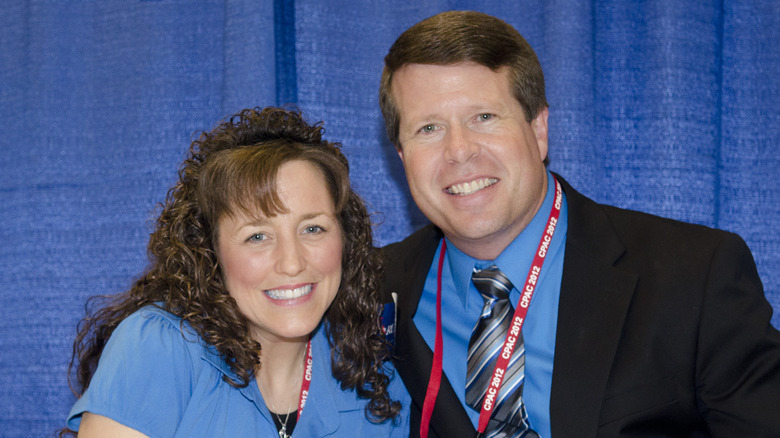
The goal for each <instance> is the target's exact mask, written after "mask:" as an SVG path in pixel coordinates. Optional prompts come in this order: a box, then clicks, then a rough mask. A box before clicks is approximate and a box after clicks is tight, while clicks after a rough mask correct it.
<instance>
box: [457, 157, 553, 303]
mask: <svg viewBox="0 0 780 438" xmlns="http://www.w3.org/2000/svg"><path fill="white" fill-rule="evenodd" d="M554 197H555V180H554V179H553V176H552V173H550V171H549V170H548V171H547V193H546V194H545V196H544V201H543V202H542V206H541V207H539V210H538V211H537V212H536V214H535V215H534V217H533V219H531V222H530V223H529V224H528V225H527V226H526V227H525V229H523V231H522V232H521V233H520V234H519V235H518V236H517V237H515V239H514V240H513V241H512V243H510V244H509V246H507V247H506V248H505V249H504V250H503V251H502V252H501V254H499V255H498V257H497V258H496V259H495V260H479V259H475V258H473V257H471V256H469V255H468V254H466V253H464V252H463V251H461V250H459V249H458V248H456V247H455V245H453V244H452V242H450V240H449V239H447V253H446V257H447V262H448V264H449V267H450V272H452V281H453V283H454V285H455V290H456V291H457V293H458V296H459V297H460V299H461V303H462V304H463V307H464V308H465V307H466V303H467V302H468V301H467V297H468V292H469V290H470V289H471V287H472V284H471V273H472V270H473V268H474V267H475V266H476V267H477V268H480V269H481V268H485V267H487V266H490V265H492V264H495V265H496V266H498V269H500V270H501V271H502V272H503V273H504V275H506V276H507V277H508V278H509V280H510V281H511V282H512V284H513V285H515V287H518V285H520V286H522V285H523V284H524V283H525V277H526V275H527V274H528V269H530V266H531V262H533V257H534V253H535V251H534V250H531V249H529V248H533V249H536V247H537V246H538V245H539V239H540V237H541V236H542V233H543V232H544V228H545V227H546V226H547V219H548V218H549V215H550V209H551V208H552V203H553V198H554ZM518 266H523V267H525V268H524V269H517V267H518Z"/></svg>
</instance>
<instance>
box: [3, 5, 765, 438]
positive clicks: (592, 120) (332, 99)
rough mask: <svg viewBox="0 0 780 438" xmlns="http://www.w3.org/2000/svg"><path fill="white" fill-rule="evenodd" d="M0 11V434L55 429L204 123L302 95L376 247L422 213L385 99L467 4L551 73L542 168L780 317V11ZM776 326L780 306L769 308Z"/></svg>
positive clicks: (41, 433)
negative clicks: (702, 228) (712, 265)
mask: <svg viewBox="0 0 780 438" xmlns="http://www.w3.org/2000/svg"><path fill="white" fill-rule="evenodd" d="M2 9H3V10H2V13H1V14H0V47H2V50H0V126H2V135H0V147H1V148H2V152H3V153H2V155H1V156H0V223H2V227H0V242H2V243H3V245H2V249H0V266H2V268H0V351H2V352H3V353H2V354H0V406H3V407H4V409H2V410H0V430H2V435H3V436H4V437H9V438H21V437H29V436H36V437H48V436H52V434H53V433H54V431H55V430H57V429H58V428H60V427H62V425H63V422H64V418H65V417H66V416H67V413H68V411H69V409H70V408H71V406H73V403H74V402H75V397H74V396H73V395H72V394H71V391H70V390H69V388H68V383H67V380H66V372H67V367H68V362H69V359H70V355H71V349H72V343H73V339H74V336H75V333H76V331H75V326H76V324H77V322H78V320H79V319H80V318H81V317H82V316H83V314H84V312H83V309H84V302H85V301H86V299H87V297H89V296H93V295H97V294H113V293H117V292H120V291H123V290H125V289H127V288H128V287H129V285H130V283H131V281H132V279H133V278H135V277H136V276H137V275H138V273H139V272H141V271H142V270H143V268H144V266H145V265H146V263H147V260H146V252H145V246H146V242H147V239H148V235H149V232H150V227H151V225H150V221H151V219H152V218H153V217H154V209H155V206H156V204H157V203H159V202H160V201H162V200H163V199H164V197H165V193H166V191H167V189H168V188H169V187H170V186H171V185H172V184H173V182H174V181H175V179H176V171H177V168H178V166H179V164H180V162H181V161H182V159H183V158H184V153H185V151H186V149H187V147H188V145H189V143H190V141H191V140H192V136H193V133H195V132H196V131H198V130H209V129H211V128H212V127H213V126H214V125H215V124H216V123H217V122H218V121H219V120H220V119H222V118H224V117H226V116H229V115H231V114H234V113H235V112H237V111H238V110H240V109H242V108H246V107H253V106H266V105H283V104H288V103H292V104H297V105H298V106H299V107H300V108H301V109H302V110H303V111H304V113H305V115H306V116H307V118H308V119H309V120H310V121H318V120H323V121H324V126H325V129H326V133H325V136H326V137H327V138H328V139H329V140H333V141H339V142H341V143H342V144H343V150H344V152H345V154H346V155H347V157H348V158H349V160H350V168H351V178H352V181H353V184H354V186H355V187H356V189H357V190H358V192H359V193H360V194H361V195H362V196H363V198H364V199H365V200H366V201H367V202H368V204H369V209H370V210H371V211H375V212H377V214H376V215H375V221H376V223H377V226H376V228H375V231H376V234H375V235H376V238H377V243H379V244H386V243H389V242H393V241H397V240H399V239H401V238H402V237H404V236H406V235H407V234H409V233H410V232H411V231H412V230H414V229H417V228H418V227H420V226H421V225H422V224H424V223H425V219H424V217H423V216H422V214H421V213H420V212H419V210H418V209H417V208H416V207H415V205H414V202H413V201H412V199H411V197H410V195H409V192H408V188H407V183H406V179H405V177H404V173H403V168H402V166H401V163H400V160H399V159H398V157H397V154H396V151H395V149H394V147H393V146H392V145H390V144H389V143H388V141H387V139H386V135H385V132H384V123H383V121H382V117H381V114H380V111H379V107H378V97H377V90H378V83H379V78H380V75H381V70H382V62H383V57H384V56H385V54H386V53H387V50H388V48H389V47H390V45H391V44H392V43H393V41H394V40H395V39H396V38H397V37H398V35H400V33H401V32H403V31H404V30H405V29H407V28H408V27H409V26H411V25H412V24H414V23H416V22H417V21H419V20H421V19H423V18H426V17H429V16H431V15H434V14H436V13H438V12H441V11H444V10H448V9H475V10H480V11H483V12H486V13H489V14H493V15H495V16H498V17H500V18H502V19H504V20H506V21H507V22H509V23H510V24H512V25H513V26H515V27H516V28H517V29H518V30H519V31H520V32H521V33H522V34H523V35H524V36H525V37H526V39H527V40H528V41H529V43H530V44H531V45H532V46H533V47H534V49H535V50H536V52H537V54H538V55H539V58H540V61H541V63H542V67H543V68H544V71H545V77H546V85H547V98H548V101H549V103H550V118H549V133H550V159H551V164H550V169H551V170H554V171H556V172H558V173H560V174H561V175H562V176H564V177H565V178H566V179H567V180H568V181H569V182H571V183H572V184H573V186H574V187H576V188H577V189H578V190H580V191H581V192H583V193H584V194H585V195H587V196H589V197H591V198H593V199H595V200H596V201H599V202H604V203H609V204H613V205H617V206H620V207H628V208H632V209H636V210H642V211H647V212H650V213H655V214H659V215H663V216H668V217H672V218H675V219H681V220H684V221H689V222H696V223H701V224H705V225H709V226H713V227H717V228H723V229H726V230H729V231H734V232H736V233H738V234H740V235H741V236H742V237H743V238H744V239H745V240H746V242H747V243H748V245H749V246H750V249H751V250H752V252H753V254H754V256H755V259H756V263H757V266H758V270H759V274H760V276H761V279H762V281H763V283H764V287H765V291H766V295H767V298H768V299H769V301H770V302H771V303H772V304H773V306H774V308H775V309H776V310H780V233H778V231H777V230H778V229H779V228H780V184H777V181H778V180H780V147H778V145H780V81H778V77H780V50H777V48H778V47H780V2H777V1H776V0H752V1H741V2H738V1H722V2H700V1H682V2H680V1H672V0H645V1H638V2H637V1H629V0H593V1H582V2H571V1H562V0H550V1H546V2H537V3H534V4H530V3H528V2H484V1H474V0H436V1H433V0H424V1H420V0H397V1H393V2H355V1H351V0H328V1H321V0H295V1H292V0H252V1H250V0H224V1H209V2H178V1H172V0H122V1H120V0H103V1H89V0H87V1H77V2H53V1H47V0H20V1H7V2H4V4H3V8H2ZM773 323H774V325H775V326H778V327H780V314H779V313H778V312H777V311H776V312H775V316H774V319H773Z"/></svg>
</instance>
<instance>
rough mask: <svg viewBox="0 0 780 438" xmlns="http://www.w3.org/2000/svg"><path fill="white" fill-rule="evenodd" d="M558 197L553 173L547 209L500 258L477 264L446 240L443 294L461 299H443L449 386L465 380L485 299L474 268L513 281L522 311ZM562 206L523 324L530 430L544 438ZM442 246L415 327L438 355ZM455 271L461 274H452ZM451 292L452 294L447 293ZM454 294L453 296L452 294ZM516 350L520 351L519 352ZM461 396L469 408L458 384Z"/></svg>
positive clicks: (475, 417) (473, 414) (564, 218)
mask: <svg viewBox="0 0 780 438" xmlns="http://www.w3.org/2000/svg"><path fill="white" fill-rule="evenodd" d="M554 198H555V182H554V180H553V176H552V174H550V173H549V172H548V175H547V195H546V196H545V199H544V202H543V203H542V206H541V207H539V211H538V212H537V213H536V215H535V216H534V218H533V219H532V220H531V222H530V223H529V224H528V226H527V227H526V228H525V229H524V230H523V232H522V233H520V235H519V236H517V238H516V239H515V240H514V241H513V242H512V243H511V244H510V245H509V246H508V247H507V248H506V249H505V250H504V251H503V252H502V253H501V254H500V255H499V256H498V257H497V258H496V259H495V260H477V259H475V258H473V257H470V256H469V255H467V254H465V253H464V252H462V251H460V250H458V248H456V247H455V245H453V244H452V243H451V242H449V241H447V251H446V254H445V257H446V259H445V261H444V262H445V263H444V266H443V270H442V296H458V297H459V298H460V299H458V300H447V299H443V300H442V315H447V317H446V318H444V319H443V321H442V343H443V347H444V348H443V350H444V359H443V362H444V363H443V367H442V368H443V370H444V374H446V375H447V378H448V379H449V380H450V382H465V381H466V364H467V362H468V361H467V360H466V359H467V357H468V344H469V339H471V333H472V330H473V329H474V326H475V325H476V323H477V320H478V319H479V314H480V310H481V309H482V305H483V303H484V299H483V298H482V296H481V295H480V294H479V292H478V291H477V289H476V287H475V286H474V284H473V283H472V281H471V273H472V269H473V268H474V267H475V266H476V267H477V268H478V269H483V268H485V267H487V266H490V265H493V264H495V265H496V266H498V268H499V270H501V272H502V273H503V274H504V275H506V276H507V277H508V278H509V281H511V282H512V284H513V285H514V289H512V292H511V293H510V294H509V300H510V301H511V302H512V305H513V306H514V307H515V309H517V303H518V301H519V300H520V296H521V293H520V290H519V289H518V288H522V287H523V285H524V284H525V280H526V277H527V275H528V271H529V269H531V264H532V262H533V258H534V254H535V251H536V248H537V246H538V245H539V239H540V238H541V236H542V234H543V233H544V230H545V228H546V227H547V218H548V216H549V213H550V209H551V208H552V203H553V199H554ZM563 199H564V202H563V205H562V206H561V215H560V217H559V220H558V226H557V227H556V230H555V235H554V236H553V239H552V241H551V242H550V247H549V250H548V252H547V256H546V258H545V262H544V265H543V266H542V272H541V274H540V275H539V281H538V287H537V288H536V290H535V292H534V295H533V298H532V300H531V306H530V307H529V308H528V314H527V316H526V319H525V322H524V323H523V342H524V347H525V382H524V384H523V400H524V401H525V408H526V410H527V411H528V421H529V422H530V424H531V428H532V429H533V430H534V431H536V432H537V433H538V434H539V435H540V436H542V437H549V436H550V410H549V406H550V388H551V387H552V374H553V360H554V358H555V334H556V329H557V321H558V303H559V298H560V288H561V278H563V256H564V254H565V251H564V247H565V243H566V231H567V228H568V208H567V205H566V196H565V195H564V197H563ZM439 257H441V246H439V250H437V253H436V257H435V259H434V261H433V263H431V269H430V271H428V276H427V277H426V279H425V287H424V288H423V293H422V296H421V297H420V303H419V304H418V307H417V312H416V313H415V315H414V325H415V326H417V328H418V329H419V330H420V333H421V334H422V335H423V338H424V339H425V342H427V343H428V345H429V346H430V347H431V351H433V346H434V340H435V335H436V283H437V274H438V272H437V269H438V266H439V263H438V260H439ZM453 273H456V275H453ZM448 291H449V292H448ZM453 291H454V292H453ZM515 351H517V350H515ZM453 385H454V386H455V388H456V391H455V392H456V395H457V396H458V399H460V402H461V404H463V406H467V405H466V402H465V399H466V387H465V385H456V384H453ZM466 413H468V415H469V417H470V418H471V421H472V423H473V424H474V425H475V426H474V428H475V429H476V425H477V423H478V422H479V411H476V410H474V409H470V408H466Z"/></svg>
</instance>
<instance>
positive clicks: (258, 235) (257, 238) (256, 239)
mask: <svg viewBox="0 0 780 438" xmlns="http://www.w3.org/2000/svg"><path fill="white" fill-rule="evenodd" d="M265 239H266V236H265V234H262V233H255V234H252V235H251V236H249V239H247V241H248V242H259V241H262V240H265Z"/></svg>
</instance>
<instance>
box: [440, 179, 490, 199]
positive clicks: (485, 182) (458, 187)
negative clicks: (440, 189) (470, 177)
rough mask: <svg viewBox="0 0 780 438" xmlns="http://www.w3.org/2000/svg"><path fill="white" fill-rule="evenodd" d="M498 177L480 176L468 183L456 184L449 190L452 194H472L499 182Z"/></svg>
mask: <svg viewBox="0 0 780 438" xmlns="http://www.w3.org/2000/svg"><path fill="white" fill-rule="evenodd" d="M497 182H498V179H497V178H480V179H475V180H474V181H471V182H467V183H460V184H455V185H454V186H450V187H449V188H448V189H447V192H448V193H449V194H451V195H461V196H465V195H470V194H472V193H474V192H476V191H479V190H482V189H484V188H485V187H490V186H492V185H493V184H495V183H497Z"/></svg>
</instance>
